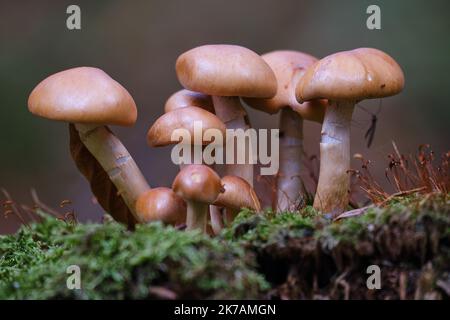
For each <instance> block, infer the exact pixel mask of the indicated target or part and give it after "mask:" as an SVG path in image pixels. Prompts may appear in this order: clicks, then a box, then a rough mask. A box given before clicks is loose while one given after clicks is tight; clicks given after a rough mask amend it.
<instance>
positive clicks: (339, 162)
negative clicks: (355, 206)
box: [296, 48, 404, 216]
mask: <svg viewBox="0 0 450 320" xmlns="http://www.w3.org/2000/svg"><path fill="white" fill-rule="evenodd" d="M403 86H404V76H403V72H402V70H401V68H400V66H399V65H398V64H397V62H395V60H394V59H392V58H391V57H390V56H389V55H387V54H386V53H384V52H382V51H380V50H377V49H372V48H359V49H355V50H351V51H343V52H338V53H335V54H332V55H330V56H327V57H325V58H323V59H322V60H320V61H318V62H316V63H315V64H314V65H312V66H311V67H310V68H308V70H307V71H306V73H305V75H304V76H303V77H302V78H301V79H300V81H299V83H298V85H297V88H296V96H297V100H299V101H300V102H302V101H307V100H311V99H320V98H325V99H328V101H329V102H328V106H327V109H326V112H325V119H324V121H323V125H322V140H321V143H320V175H319V183H318V186H317V191H316V196H315V198H314V207H315V208H316V209H318V210H320V211H322V212H323V213H330V214H331V215H333V216H335V215H337V214H339V213H341V212H342V211H343V210H344V209H345V207H346V206H347V204H348V190H349V185H350V179H349V177H348V174H347V171H348V170H349V169H350V124H351V119H352V114H353V109H354V106H355V104H356V103H358V102H359V101H361V100H364V99H373V98H382V97H387V96H392V95H395V94H397V93H399V92H400V91H401V90H402V89H403Z"/></svg>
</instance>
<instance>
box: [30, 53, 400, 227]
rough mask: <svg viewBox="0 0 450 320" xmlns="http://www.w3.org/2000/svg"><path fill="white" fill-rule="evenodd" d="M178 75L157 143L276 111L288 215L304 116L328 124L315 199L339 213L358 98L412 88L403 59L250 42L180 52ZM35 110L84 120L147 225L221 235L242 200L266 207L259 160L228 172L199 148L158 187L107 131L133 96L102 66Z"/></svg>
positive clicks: (280, 184) (297, 198)
mask: <svg viewBox="0 0 450 320" xmlns="http://www.w3.org/2000/svg"><path fill="white" fill-rule="evenodd" d="M176 73H177V76H178V79H179V81H180V83H181V85H182V86H183V87H184V89H182V90H180V91H178V92H176V93H174V94H173V95H172V96H170V97H169V99H168V100H167V102H166V104H165V106H164V114H163V115H162V116H161V117H159V118H158V119H157V120H156V121H155V122H154V123H153V125H152V126H151V127H150V129H149V131H148V134H147V141H148V143H149V145H150V146H152V147H159V146H167V145H174V144H177V143H179V142H180V140H176V139H174V133H175V132H176V131H177V130H180V129H183V130H185V131H186V132H188V133H190V134H191V135H192V136H194V133H195V132H194V131H195V130H196V129H195V125H194V123H195V122H196V121H201V122H202V127H201V130H203V131H205V132H206V131H207V130H210V129H214V130H217V131H218V132H220V133H221V134H223V135H224V136H225V137H226V133H227V131H228V129H242V130H246V129H248V128H251V124H250V120H249V117H248V114H247V112H246V110H245V108H244V105H245V104H246V105H248V106H250V107H252V108H255V109H257V110H260V111H263V112H266V113H268V114H275V113H278V112H279V113H280V120H279V130H280V156H279V159H280V163H279V172H278V174H277V177H276V178H277V179H276V188H275V194H274V202H273V204H272V207H273V209H274V210H276V211H277V212H283V211H289V210H295V208H296V207H297V206H298V204H299V203H300V204H301V203H304V190H303V189H304V187H303V183H302V181H301V179H300V176H301V174H302V173H303V171H304V170H303V166H302V161H303V159H302V158H303V156H304V151H303V140H304V137H305V136H306V138H307V135H305V133H304V132H303V121H304V120H310V121H316V122H319V123H322V133H321V134H322V138H321V143H320V159H321V162H320V175H319V181H318V186H317V190H316V194H315V199H314V207H315V208H316V209H318V210H319V211H321V212H322V213H323V214H331V215H333V216H335V215H337V214H339V213H341V212H342V211H343V210H345V208H346V206H347V205H348V192H349V176H348V174H347V172H348V170H349V169H350V124H351V117H352V114H353V109H354V106H355V104H356V103H358V102H359V101H361V100H363V99H372V98H382V97H387V96H391V95H394V94H397V93H398V92H400V91H401V90H402V88H403V86H404V77H403V72H402V70H401V68H400V67H399V65H398V64H397V63H396V62H395V61H394V60H393V59H392V58H391V57H390V56H389V55H387V54H386V53H384V52H382V51H380V50H377V49H371V48H360V49H356V50H351V51H344V52H339V53H335V54H332V55H330V56H327V57H325V58H323V59H321V60H319V59H317V58H315V57H313V56H311V55H309V54H305V53H302V52H297V51H273V52H269V53H266V54H263V55H261V56H260V55H258V54H257V53H255V52H253V51H251V50H249V49H247V48H244V47H241V46H236V45H205V46H200V47H197V48H194V49H192V50H189V51H187V52H185V53H183V54H181V55H180V56H179V58H178V59H177V61H176ZM28 108H29V110H30V112H32V113H33V114H35V115H38V116H41V117H44V118H47V119H50V120H57V121H65V122H68V123H70V124H71V125H73V126H74V127H75V129H76V131H77V132H78V135H79V137H80V140H81V141H82V143H83V144H84V146H85V147H86V148H87V150H89V152H90V153H91V154H92V156H93V157H94V158H95V159H96V160H97V161H98V163H99V164H100V165H101V168H103V170H104V171H105V172H106V173H107V175H108V177H109V179H110V181H111V182H112V183H113V184H114V185H115V187H116V188H117V191H118V194H117V196H118V197H121V198H122V199H123V201H124V202H125V204H126V206H127V207H128V209H129V210H130V212H131V214H132V215H133V217H134V219H135V220H136V221H137V222H138V223H147V222H151V221H162V222H163V223H166V224H171V225H178V226H183V225H185V227H186V229H188V230H193V229H198V230H201V231H202V232H204V233H210V234H211V233H212V234H217V233H219V232H220V231H221V229H222V228H223V227H224V226H226V225H229V224H230V223H231V222H232V221H233V219H234V218H235V217H236V215H237V213H238V212H239V211H240V210H241V209H242V208H247V209H250V210H253V211H255V212H259V211H260V210H261V205H260V201H259V199H258V197H257V195H256V193H255V190H254V189H253V183H254V177H253V170H254V168H253V164H251V163H245V164H237V163H236V162H234V163H233V164H225V165H224V168H223V177H222V178H221V177H220V176H219V174H218V173H217V172H216V171H215V169H216V168H215V165H214V164H213V163H204V162H203V159H200V163H197V161H193V159H191V156H194V158H195V154H192V155H190V154H189V155H188V154H183V155H182V158H183V159H184V160H183V161H181V162H180V171H179V173H178V175H177V176H176V178H175V179H174V181H173V185H172V188H163V187H159V188H151V187H150V185H149V184H148V183H147V181H146V179H145V178H144V175H143V174H142V172H141V171H140V169H139V168H138V166H137V164H136V163H135V161H134V160H133V158H132V157H131V155H130V154H129V152H128V151H127V149H126V148H125V146H124V145H123V144H122V143H121V142H120V140H119V139H118V138H117V137H116V136H115V135H114V134H113V133H112V131H111V130H110V129H109V128H108V126H109V125H120V126H132V125H133V124H134V123H135V121H136V118H137V108H136V104H135V102H134V100H133V98H132V97H131V95H130V94H129V93H128V91H127V90H126V89H125V88H124V87H123V86H122V85H120V84H119V83H118V82H116V81H115V80H113V79H112V78H111V77H110V76H109V75H107V74H106V73H105V72H103V71H102V70H100V69H97V68H91V67H79V68H73V69H69V70H66V71H62V72H59V73H56V74H53V75H51V76H49V77H48V78H46V79H44V80H43V81H42V82H40V83H39V84H38V85H37V86H36V87H35V88H34V89H33V91H32V92H31V94H30V96H29V100H28ZM202 137H204V135H203V134H202ZM179 138H180V137H179ZM250 142H251V141H246V143H247V145H246V146H245V147H246V148H251V146H250V145H249V144H250ZM183 143H186V144H189V147H193V149H194V150H201V151H202V150H205V149H206V148H208V145H209V144H211V143H213V142H212V141H211V140H207V139H203V138H202V139H200V141H197V140H195V139H189V140H188V141H186V139H183ZM223 143H224V144H227V143H229V141H228V140H227V139H225V141H224V142H223ZM189 150H192V148H189ZM236 153H237V152H234V156H236ZM180 157H181V155H180ZM185 159H190V160H191V161H185ZM196 160H198V159H196Z"/></svg>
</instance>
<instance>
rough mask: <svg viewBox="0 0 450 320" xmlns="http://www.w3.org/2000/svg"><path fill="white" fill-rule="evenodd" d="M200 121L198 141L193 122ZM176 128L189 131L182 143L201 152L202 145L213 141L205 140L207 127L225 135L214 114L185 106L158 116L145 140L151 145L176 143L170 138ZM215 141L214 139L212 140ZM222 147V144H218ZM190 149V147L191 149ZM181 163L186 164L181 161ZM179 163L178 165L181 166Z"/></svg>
mask: <svg viewBox="0 0 450 320" xmlns="http://www.w3.org/2000/svg"><path fill="white" fill-rule="evenodd" d="M196 121H200V122H201V125H202V132H200V134H201V135H202V137H201V139H200V141H196V140H195V137H194V135H195V122H196ZM177 129H185V130H187V131H188V132H189V135H190V141H184V140H183V141H182V142H183V143H184V144H186V143H190V144H191V146H190V147H189V149H191V147H192V146H193V147H194V150H193V151H194V152H196V150H195V148H196V147H199V150H198V152H200V153H202V155H203V151H202V146H203V145H208V144H210V143H212V142H213V141H210V140H206V139H205V136H204V133H205V132H206V131H207V130H209V129H215V130H218V131H219V132H220V133H221V134H222V136H223V135H225V130H226V129H225V124H224V123H223V122H222V121H220V120H219V118H217V117H216V116H215V115H214V114H212V113H210V112H208V111H206V110H203V109H201V108H197V107H186V108H182V109H177V110H173V111H169V112H167V113H165V114H163V115H162V116H161V117H159V118H158V119H157V120H156V121H155V123H154V124H153V125H152V126H151V127H150V129H149V130H148V133H147V142H148V144H149V145H150V146H152V147H163V146H168V145H172V144H177V143H179V141H174V140H172V133H173V132H174V131H175V130H177ZM214 142H215V143H216V141H214ZM220 145H221V147H222V144H220ZM191 150H192V149H191ZM183 165H186V164H184V163H183ZM183 165H180V167H183Z"/></svg>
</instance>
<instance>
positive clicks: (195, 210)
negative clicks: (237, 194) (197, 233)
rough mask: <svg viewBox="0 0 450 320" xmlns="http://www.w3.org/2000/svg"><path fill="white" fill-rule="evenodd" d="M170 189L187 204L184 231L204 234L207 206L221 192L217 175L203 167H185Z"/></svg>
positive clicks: (205, 230)
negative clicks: (197, 230) (195, 230)
mask: <svg viewBox="0 0 450 320" xmlns="http://www.w3.org/2000/svg"><path fill="white" fill-rule="evenodd" d="M172 189H173V191H174V192H175V193H176V194H177V195H179V196H180V197H182V198H183V199H184V200H185V201H186V203H187V217H186V229H187V230H194V229H200V230H201V231H202V232H203V233H206V232H207V222H208V206H209V205H210V204H212V203H213V202H214V201H215V200H216V199H217V196H218V195H219V194H220V193H221V192H223V188H222V184H221V181H220V177H219V176H218V175H217V173H216V172H214V170H212V169H211V168H209V167H207V166H205V165H196V164H192V165H189V166H186V167H184V168H183V169H182V170H181V171H180V172H179V173H178V175H177V176H176V177H175V180H174V181H173V184H172Z"/></svg>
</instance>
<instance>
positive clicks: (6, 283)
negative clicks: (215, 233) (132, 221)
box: [0, 218, 267, 299]
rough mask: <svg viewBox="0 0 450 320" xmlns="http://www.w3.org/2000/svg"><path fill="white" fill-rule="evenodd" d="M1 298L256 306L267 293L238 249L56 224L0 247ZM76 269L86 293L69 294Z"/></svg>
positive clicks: (199, 239) (194, 236)
mask: <svg viewBox="0 0 450 320" xmlns="http://www.w3.org/2000/svg"><path fill="white" fill-rule="evenodd" d="M0 244H1V245H0V254H1V256H2V259H1V260H0V270H3V271H2V277H1V280H0V298H21V299H23V298H26V299H47V298H81V299H122V298H132V299H142V298H151V297H152V293H151V292H150V291H149V289H150V287H164V288H165V289H167V290H170V291H171V292H172V293H173V294H174V295H175V296H176V297H179V298H230V297H234V298H256V297H258V296H259V294H260V293H261V292H263V291H264V290H265V289H267V283H266V282H265V281H264V279H263V277H262V276H261V275H259V274H258V273H256V272H255V271H254V270H253V264H254V263H253V260H252V259H251V257H250V256H245V253H244V251H243V250H242V249H241V248H239V247H238V246H235V245H229V244H225V243H223V242H221V241H219V240H217V239H210V238H208V237H206V236H204V235H201V234H200V233H198V232H182V231H178V230H176V229H174V228H171V227H164V226H162V225H161V224H159V223H155V224H149V225H145V226H140V227H138V228H137V229H136V230H135V232H129V231H127V230H126V229H125V228H124V227H122V226H121V225H119V224H116V223H108V224H104V225H99V224H89V225H78V226H68V225H67V224H65V223H64V222H57V221H55V220H53V219H51V218H46V219H45V221H44V222H43V223H41V224H38V225H33V227H32V229H26V228H23V229H22V230H20V231H19V232H18V233H17V234H16V235H14V236H6V237H2V238H1V239H0ZM70 265H78V266H79V267H80V269H81V282H82V290H69V289H67V286H66V280H67V277H68V275H67V274H66V269H67V267H68V266H70Z"/></svg>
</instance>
